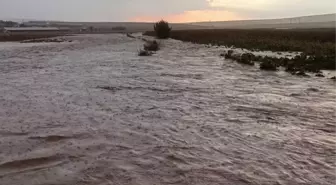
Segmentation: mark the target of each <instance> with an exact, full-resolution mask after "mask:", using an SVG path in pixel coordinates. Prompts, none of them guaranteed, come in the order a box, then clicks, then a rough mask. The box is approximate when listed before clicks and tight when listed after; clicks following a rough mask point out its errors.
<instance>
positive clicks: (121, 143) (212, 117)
mask: <svg viewBox="0 0 336 185" xmlns="http://www.w3.org/2000/svg"><path fill="white" fill-rule="evenodd" d="M66 39H69V40H72V41H73V42H64V43H25V44H21V43H0V94H1V96H0V184H1V185H70V184H74V185H112V184H113V185H126V184H127V185H159V184H160V185H161V184H162V185H168V184H178V185H180V184H181V185H222V184H230V185H231V184H232V185H245V184H246V185H247V184H252V185H260V184H263V185H269V184H274V185H287V184H290V185H297V184H307V185H313V184H314V185H315V184H317V185H332V184H334V183H335V180H336V175H335V170H336V164H335V160H336V153H335V148H336V147H335V144H336V136H335V131H336V130H335V118H336V116H335V111H336V89H335V82H334V81H332V80H330V79H328V78H317V77H311V78H303V77H296V76H293V75H290V74H288V73H286V72H283V71H279V72H265V71H260V70H259V69H258V68H255V67H249V66H247V67H246V66H243V65H240V64H237V63H235V62H232V61H225V60H224V59H223V58H220V57H219V54H220V53H221V52H222V51H223V48H216V47H206V46H204V45H196V44H190V43H183V42H181V41H176V40H167V41H163V42H162V49H161V50H160V51H158V52H157V54H155V55H153V56H151V57H139V56H137V51H138V49H140V48H141V47H142V44H143V41H141V39H132V38H128V37H126V36H125V35H118V34H114V35H81V36H71V37H66ZM326 75H328V74H326Z"/></svg>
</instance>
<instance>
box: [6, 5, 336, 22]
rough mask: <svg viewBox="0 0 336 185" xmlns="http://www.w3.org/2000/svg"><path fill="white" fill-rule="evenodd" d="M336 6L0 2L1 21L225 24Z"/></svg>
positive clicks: (318, 11) (329, 10)
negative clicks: (159, 21) (213, 22)
mask: <svg viewBox="0 0 336 185" xmlns="http://www.w3.org/2000/svg"><path fill="white" fill-rule="evenodd" d="M335 6H336V3H335V0H0V19H13V18H15V19H38V20H61V21H156V20H158V19H161V18H162V19H166V20H168V21H170V22H194V21H220V20H223V21H225V20H239V19H260V18H262V19H267V18H282V17H293V16H302V15H314V14H326V13H335V12H336V8H335Z"/></svg>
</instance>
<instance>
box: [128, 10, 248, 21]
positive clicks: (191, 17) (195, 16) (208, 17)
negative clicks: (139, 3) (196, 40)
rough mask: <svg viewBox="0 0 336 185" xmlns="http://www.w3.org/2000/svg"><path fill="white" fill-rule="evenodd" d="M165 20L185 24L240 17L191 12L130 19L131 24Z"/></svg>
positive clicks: (231, 14)
mask: <svg viewBox="0 0 336 185" xmlns="http://www.w3.org/2000/svg"><path fill="white" fill-rule="evenodd" d="M161 19H163V20H166V21H169V22H172V23H187V22H205V21H229V20H241V19H244V17H241V16H239V15H237V14H235V13H233V12H229V11H221V10H193V11H185V12H183V13H181V14H175V15H168V16H164V17H158V16H138V17H135V18H131V19H130V20H129V21H132V22H156V21H158V20H161Z"/></svg>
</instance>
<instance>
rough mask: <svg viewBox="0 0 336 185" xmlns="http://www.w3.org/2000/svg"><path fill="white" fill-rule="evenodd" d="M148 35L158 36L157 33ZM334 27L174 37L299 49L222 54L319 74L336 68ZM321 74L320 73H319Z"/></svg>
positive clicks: (264, 65) (258, 47)
mask: <svg viewBox="0 0 336 185" xmlns="http://www.w3.org/2000/svg"><path fill="white" fill-rule="evenodd" d="M145 35H150V36H155V33H154V32H146V33H145ZM335 37H336V36H335V29H334V28H330V29H289V30H277V29H225V30H224V29H215V30H178V31H172V32H171V38H173V39H177V40H182V41H187V42H192V43H198V44H211V45H223V46H227V47H236V48H244V49H249V50H251V51H274V52H281V51H287V52H300V53H301V54H299V55H297V56H295V57H294V58H284V57H282V58H276V57H267V56H266V57H261V56H255V55H253V54H252V53H244V54H241V55H237V54H234V53H233V50H229V51H228V52H227V53H223V54H221V56H223V57H225V58H230V59H232V60H235V61H237V62H238V63H241V64H247V65H254V62H260V69H262V70H271V71H275V70H277V68H278V67H280V66H281V67H284V68H285V69H286V71H287V72H290V73H292V74H295V75H301V76H305V75H303V74H304V72H305V71H306V72H315V73H318V72H319V71H320V70H335V69H336V63H335V57H336V56H335V50H336V44H335V40H336V39H335ZM318 76H321V75H318Z"/></svg>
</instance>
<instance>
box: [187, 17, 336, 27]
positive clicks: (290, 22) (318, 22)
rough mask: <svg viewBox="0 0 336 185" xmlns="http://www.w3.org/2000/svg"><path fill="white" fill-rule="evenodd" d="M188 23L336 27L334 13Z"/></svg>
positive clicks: (215, 25)
mask: <svg viewBox="0 0 336 185" xmlns="http://www.w3.org/2000/svg"><path fill="white" fill-rule="evenodd" d="M190 24H191V25H197V26H206V27H213V28H334V27H336V26H335V24H336V14H324V15H312V16H302V17H293V18H283V19H262V20H239V21H216V22H195V23H190Z"/></svg>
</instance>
